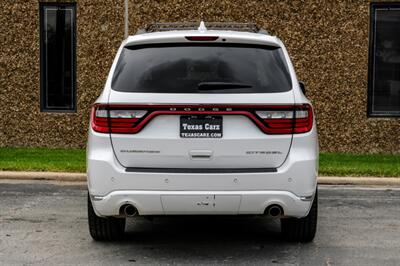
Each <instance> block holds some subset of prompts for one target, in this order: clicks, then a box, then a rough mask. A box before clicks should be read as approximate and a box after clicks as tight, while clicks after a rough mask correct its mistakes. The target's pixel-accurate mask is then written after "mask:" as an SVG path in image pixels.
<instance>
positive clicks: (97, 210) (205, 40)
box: [87, 23, 318, 241]
mask: <svg viewBox="0 0 400 266" xmlns="http://www.w3.org/2000/svg"><path fill="white" fill-rule="evenodd" d="M317 172H318V139H317V129H316V123H315V118H314V114H313V109H312V106H311V104H310V102H309V100H308V99H307V98H306V97H305V95H304V87H303V86H302V84H301V83H299V81H298V80H297V78H296V74H295V71H294V69H293V65H292V63H291V61H290V59H289V55H288V53H287V51H286V49H285V47H284V45H283V44H282V42H281V41H280V40H279V39H278V38H277V37H275V36H270V35H268V34H267V33H266V32H265V31H260V30H259V29H258V28H257V27H256V26H254V25H252V24H240V23H234V24H223V23H207V24H204V23H200V26H199V27H198V25H197V26H196V27H193V25H192V24H190V23H189V24H176V23H171V24H154V25H152V26H150V27H149V28H148V29H147V31H145V32H141V33H139V34H136V35H134V36H130V37H128V38H127V39H126V40H124V41H123V43H122V44H121V47H120V48H119V50H118V53H117V55H116V58H115V60H114V63H113V65H112V67H111V70H110V73H109V75H108V79H107V82H106V84H105V87H104V90H103V92H102V94H101V95H100V97H99V98H98V99H97V101H96V103H95V104H94V106H93V110H92V115H91V126H90V129H89V140H88V145H87V174H88V188H89V197H88V215H89V227H90V233H91V235H92V237H93V238H94V239H95V240H111V239H117V238H119V237H121V236H122V235H123V233H124V229H125V220H126V218H127V217H133V216H136V215H141V216H151V215H265V216H268V217H271V218H280V219H281V230H282V233H283V235H284V236H286V237H287V239H290V240H294V241H311V240H312V239H313V238H314V236H315V232H316V225H317V182H316V177H317Z"/></svg>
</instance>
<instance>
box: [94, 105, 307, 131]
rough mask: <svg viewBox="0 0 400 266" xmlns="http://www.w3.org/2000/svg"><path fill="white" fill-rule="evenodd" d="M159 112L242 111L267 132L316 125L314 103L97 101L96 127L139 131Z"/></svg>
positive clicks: (215, 112)
mask: <svg viewBox="0 0 400 266" xmlns="http://www.w3.org/2000/svg"><path fill="white" fill-rule="evenodd" d="M158 115H241V116H246V117H248V118H249V119H250V120H251V121H253V122H254V124H255V125H257V126H258V127H259V128H260V130H261V131H262V132H264V133H265V134H296V133H306V132H309V131H310V130H311V129H312V126H313V111H312V108H311V105H309V104H300V105H279V106H277V105H108V104H95V105H94V106H93V109H92V128H93V130H94V131H96V132H101V133H121V134H136V133H138V132H140V130H142V129H143V128H144V127H145V126H146V124H147V123H149V121H151V120H152V119H153V118H154V117H156V116H158Z"/></svg>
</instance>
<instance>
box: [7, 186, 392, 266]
mask: <svg viewBox="0 0 400 266" xmlns="http://www.w3.org/2000/svg"><path fill="white" fill-rule="evenodd" d="M86 193H87V192H86V189H85V186H84V185H76V184H75V183H50V182H47V181H29V182H28V183H26V182H23V181H7V180H2V181H1V182H0V265H72V264H73V265H76V264H84V265H143V264H151V265H159V264H163V265H165V264H192V265H193V264H194V265H198V264H203V265H209V264H212V265H217V264H218V265H219V264H226V265H233V264H242V265H400V189H396V188H368V187H353V186H320V191H319V203H320V206H319V207H320V208H319V224H318V231H317V236H316V238H315V240H314V242H313V243H308V244H300V243H288V242H285V241H284V240H283V239H282V238H281V237H280V234H279V222H278V221H275V220H268V219H264V218H254V217H242V218H238V217H163V218H155V219H153V220H148V219H144V218H138V219H135V220H130V221H129V223H128V225H127V236H126V239H125V240H123V241H119V242H108V243H107V242H106V243H100V242H95V241H93V240H92V239H91V238H90V235H89V233H88V225H87V214H86Z"/></svg>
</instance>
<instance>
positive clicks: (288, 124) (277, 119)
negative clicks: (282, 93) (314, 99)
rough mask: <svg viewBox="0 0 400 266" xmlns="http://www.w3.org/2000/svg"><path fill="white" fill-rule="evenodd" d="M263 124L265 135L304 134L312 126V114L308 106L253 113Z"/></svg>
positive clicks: (282, 107)
mask: <svg viewBox="0 0 400 266" xmlns="http://www.w3.org/2000/svg"><path fill="white" fill-rule="evenodd" d="M255 113H256V114H257V115H258V117H259V118H261V120H262V121H263V123H264V126H265V128H264V132H265V133H267V134H296V133H306V132H308V131H310V130H311V128H312V125H313V112H312V107H311V105H309V104H302V105H295V106H293V107H291V106H274V107H272V108H271V109H269V110H257V111H256V112H255Z"/></svg>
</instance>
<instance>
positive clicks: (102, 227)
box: [87, 195, 126, 241]
mask: <svg viewBox="0 0 400 266" xmlns="http://www.w3.org/2000/svg"><path fill="white" fill-rule="evenodd" d="M87 204H88V205H87V206H88V220H89V231H90V235H91V236H92V238H93V239H94V240H97V241H111V240H117V239H121V238H122V237H123V235H124V232H125V220H126V219H125V218H115V217H99V216H97V215H96V213H95V212H94V210H93V205H92V201H91V200H90V198H89V195H88V202H87Z"/></svg>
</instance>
